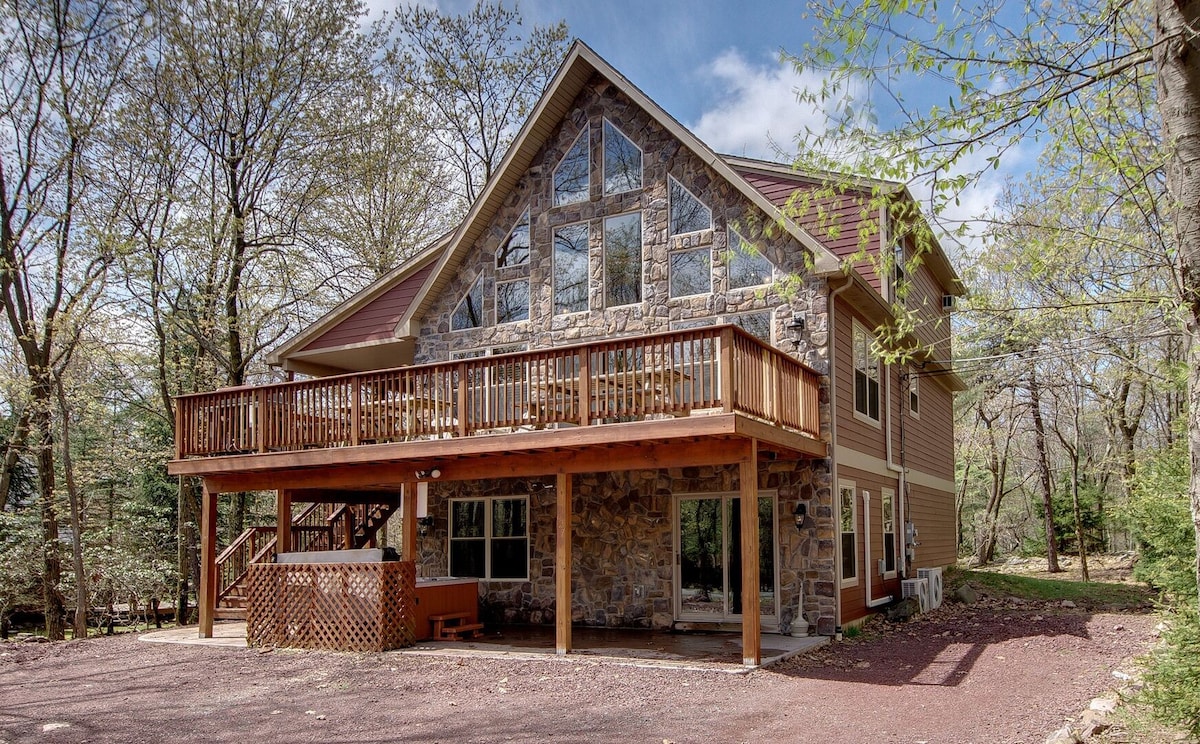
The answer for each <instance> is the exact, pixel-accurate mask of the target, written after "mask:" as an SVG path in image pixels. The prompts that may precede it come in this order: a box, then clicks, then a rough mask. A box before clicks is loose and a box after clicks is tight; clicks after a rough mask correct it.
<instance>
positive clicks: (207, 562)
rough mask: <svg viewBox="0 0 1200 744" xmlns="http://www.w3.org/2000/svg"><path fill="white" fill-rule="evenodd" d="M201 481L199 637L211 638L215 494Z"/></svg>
mask: <svg viewBox="0 0 1200 744" xmlns="http://www.w3.org/2000/svg"><path fill="white" fill-rule="evenodd" d="M219 495H220V494H219V493H217V492H216V491H213V490H211V489H210V488H209V486H208V481H207V480H205V481H203V487H202V498H201V506H200V587H199V590H198V592H197V594H198V595H199V596H198V597H197V599H198V600H199V604H200V637H201V638H212V636H213V616H214V614H215V613H216V609H217V496H219Z"/></svg>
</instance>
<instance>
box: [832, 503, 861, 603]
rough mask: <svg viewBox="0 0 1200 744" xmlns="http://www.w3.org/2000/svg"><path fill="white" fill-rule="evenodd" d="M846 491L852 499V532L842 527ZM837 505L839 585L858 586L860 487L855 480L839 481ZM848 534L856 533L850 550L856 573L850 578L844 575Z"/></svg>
mask: <svg viewBox="0 0 1200 744" xmlns="http://www.w3.org/2000/svg"><path fill="white" fill-rule="evenodd" d="M846 491H849V492H850V499H849V501H850V526H851V528H852V532H850V533H847V532H846V531H845V530H843V529H842V523H843V521H844V520H843V515H842V509H843V507H844V506H845V504H846V498H845V496H846V494H845V492H846ZM837 507H838V521H837V535H838V552H839V556H838V558H839V560H838V566H837V575H838V581H839V582H840V584H839V585H840V586H843V587H847V586H858V575H859V570H858V487H857V484H856V483H855V482H854V481H850V480H839V481H838V503H837ZM847 534H853V535H854V545H853V547H852V548H851V550H850V555H851V556H852V557H853V559H854V575H853V576H851V577H849V578H847V577H846V576H845V575H844V569H845V563H846V549H845V538H846V535H847Z"/></svg>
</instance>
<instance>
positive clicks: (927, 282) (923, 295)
mask: <svg viewBox="0 0 1200 744" xmlns="http://www.w3.org/2000/svg"><path fill="white" fill-rule="evenodd" d="M907 250H908V252H907V254H906V255H907V256H909V258H910V259H911V256H912V250H911V248H909V249H907ZM908 278H909V280H910V281H909V285H910V286H909V290H908V296H907V297H906V298H905V306H906V307H908V308H909V309H910V310H914V311H916V313H917V315H918V317H919V319H920V321H919V323H918V324H917V328H916V335H917V339H918V340H919V341H920V344H921V347H922V348H926V349H931V350H932V355H933V358H934V359H949V358H950V352H951V345H950V314H949V313H948V312H946V311H945V310H943V309H942V295H944V294H947V293H948V290H947V289H946V288H945V287H943V286H942V285H941V284H940V283H939V282H938V281H937V279H936V278H935V277H934V276H933V272H932V271H930V270H929V267H928V266H926V265H924V264H921V265H918V266H916V267H915V268H914V269H913V270H912V271H910V272H909V273H908Z"/></svg>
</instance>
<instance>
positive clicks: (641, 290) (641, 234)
mask: <svg viewBox="0 0 1200 744" xmlns="http://www.w3.org/2000/svg"><path fill="white" fill-rule="evenodd" d="M630 215H637V218H638V262H637V277H638V284H639V285H640V286H639V287H638V299H636V300H634V301H633V302H623V303H621V304H619V305H610V304H609V302H608V223H609V221H610V220H618V219H621V218H622V217H629V216H630ZM600 233H601V235H600V243H601V245H600V261H601V266H602V268H603V274H604V286H603V293H604V298H603V299H604V307H605V309H612V308H618V307H636V306H637V305H640V304H642V303H643V302H645V301H646V295H647V292H646V275H645V271H644V267H645V265H646V218H645V215H644V214H643V213H642V210H640V209H637V210H634V211H632V212H621V213H619V214H608V215H605V216H604V219H603V221H602V222H601V224H600ZM589 240H590V236H589Z"/></svg>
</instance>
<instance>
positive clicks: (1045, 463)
mask: <svg viewBox="0 0 1200 744" xmlns="http://www.w3.org/2000/svg"><path fill="white" fill-rule="evenodd" d="M1029 411H1030V415H1031V416H1032V417H1033V441H1034V445H1035V446H1036V448H1037V466H1038V482H1039V484H1040V485H1041V489H1042V506H1043V508H1044V509H1045V511H1046V519H1045V524H1046V563H1047V564H1048V570H1049V571H1050V573H1058V572H1059V571H1061V570H1062V569H1061V568H1059V565H1058V547H1057V546H1056V545H1055V544H1054V543H1055V539H1056V537H1055V534H1054V500H1053V491H1051V489H1050V460H1049V458H1048V457H1047V456H1046V425H1045V423H1044V422H1043V421H1042V392H1041V386H1040V385H1039V384H1038V379H1037V372H1036V371H1035V370H1034V366H1033V362H1032V361H1030V364H1029Z"/></svg>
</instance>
